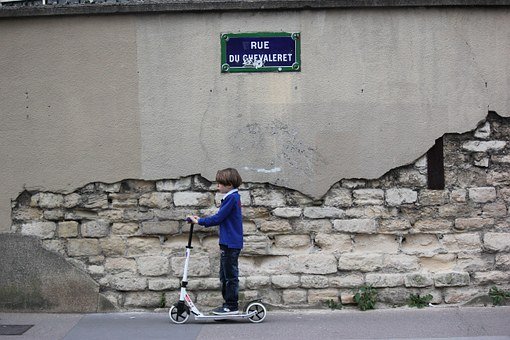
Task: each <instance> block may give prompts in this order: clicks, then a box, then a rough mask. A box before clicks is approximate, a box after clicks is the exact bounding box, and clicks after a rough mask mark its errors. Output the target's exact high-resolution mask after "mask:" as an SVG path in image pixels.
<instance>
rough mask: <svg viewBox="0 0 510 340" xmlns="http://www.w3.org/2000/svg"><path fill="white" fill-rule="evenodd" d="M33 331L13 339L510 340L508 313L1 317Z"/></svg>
mask: <svg viewBox="0 0 510 340" xmlns="http://www.w3.org/2000/svg"><path fill="white" fill-rule="evenodd" d="M22 325H33V326H32V327H31V328H29V329H28V330H27V331H25V332H24V334H23V335H0V340H10V339H17V340H21V339H38V340H45V339H51V340H56V339H65V340H82V339H83V340H84V339H87V340H95V339H108V340H116V339H119V340H121V339H122V340H129V339H179V340H192V339H193V340H195V339H197V340H214V339H222V340H225V339H238V340H239V339H253V340H258V339H278V340H287V339H289V340H290V339H292V340H295V339H491V340H499V339H510V307H461V308H457V307H449V308H442V307H428V308H424V309H414V308H398V309H379V310H370V311H365V312H362V311H358V310H355V309H343V310H304V311H301V310H294V311H268V314H267V317H266V319H265V320H264V322H262V323H259V324H256V323H251V322H249V321H247V320H238V321H222V322H217V321H209V320H208V321H196V320H194V319H193V317H190V319H189V320H188V321H187V322H186V323H185V324H174V323H172V322H170V319H169V317H168V313H164V312H159V313H158V312H153V313H151V312H139V313H133V312H129V313H102V314H98V313H96V314H44V313H39V314H35V313H0V334H2V329H3V333H6V332H9V330H11V331H15V330H16V328H15V327H13V326H22Z"/></svg>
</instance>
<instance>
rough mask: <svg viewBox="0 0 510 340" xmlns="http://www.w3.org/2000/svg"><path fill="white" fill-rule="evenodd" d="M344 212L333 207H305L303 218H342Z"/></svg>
mask: <svg viewBox="0 0 510 340" xmlns="http://www.w3.org/2000/svg"><path fill="white" fill-rule="evenodd" d="M344 215H345V212H344V211H343V210H341V209H338V208H335V207H306V208H305V210H304V216H305V217H307V218H314V219H319V218H342V217H343V216H344Z"/></svg>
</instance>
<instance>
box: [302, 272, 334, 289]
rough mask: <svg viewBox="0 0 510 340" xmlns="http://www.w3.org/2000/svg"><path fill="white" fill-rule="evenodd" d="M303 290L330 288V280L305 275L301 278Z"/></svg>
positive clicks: (324, 277) (318, 276)
mask: <svg viewBox="0 0 510 340" xmlns="http://www.w3.org/2000/svg"><path fill="white" fill-rule="evenodd" d="M301 287H302V288H328V287H329V280H328V278H327V277H326V276H323V275H303V276H301Z"/></svg>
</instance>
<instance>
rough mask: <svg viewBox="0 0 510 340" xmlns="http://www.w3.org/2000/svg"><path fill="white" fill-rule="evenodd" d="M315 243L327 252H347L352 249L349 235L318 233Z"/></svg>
mask: <svg viewBox="0 0 510 340" xmlns="http://www.w3.org/2000/svg"><path fill="white" fill-rule="evenodd" d="M315 245H316V246H317V247H319V248H321V249H322V250H325V251H328V252H335V253H336V252H338V253H348V252H350V251H351V250H352V246H353V245H352V239H351V237H350V236H349V235H344V234H328V233H318V234H317V235H316V236H315Z"/></svg>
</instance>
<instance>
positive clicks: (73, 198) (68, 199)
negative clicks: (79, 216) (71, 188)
mask: <svg viewBox="0 0 510 340" xmlns="http://www.w3.org/2000/svg"><path fill="white" fill-rule="evenodd" d="M80 203H81V196H80V195H79V194H77V193H72V194H69V195H65V196H64V202H63V204H62V206H63V207H64V208H67V209H71V208H74V207H76V206H78V205H79V204H80Z"/></svg>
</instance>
